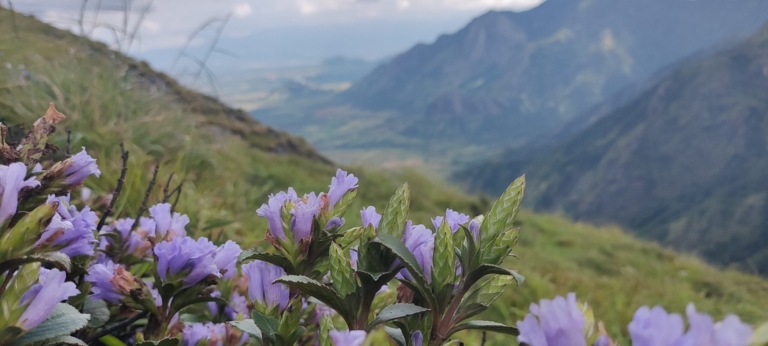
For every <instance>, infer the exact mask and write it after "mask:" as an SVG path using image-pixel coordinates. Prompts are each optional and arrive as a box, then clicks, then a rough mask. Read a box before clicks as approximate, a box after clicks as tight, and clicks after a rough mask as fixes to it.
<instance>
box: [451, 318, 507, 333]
mask: <svg viewBox="0 0 768 346" xmlns="http://www.w3.org/2000/svg"><path fill="white" fill-rule="evenodd" d="M467 329H474V330H484V331H488V332H496V333H503V334H509V335H515V336H517V335H520V331H519V330H517V328H515V327H510V326H508V325H506V324H501V323H498V322H491V321H480V320H477V321H469V322H467V323H464V324H460V325H458V326H455V327H453V329H451V331H449V332H448V335H453V334H455V333H456V332H459V331H462V330H467Z"/></svg>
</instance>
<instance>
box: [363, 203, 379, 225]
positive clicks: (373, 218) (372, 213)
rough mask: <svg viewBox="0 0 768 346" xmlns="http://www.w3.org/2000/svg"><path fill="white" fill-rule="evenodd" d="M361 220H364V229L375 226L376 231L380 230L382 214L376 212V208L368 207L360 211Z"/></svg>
mask: <svg viewBox="0 0 768 346" xmlns="http://www.w3.org/2000/svg"><path fill="white" fill-rule="evenodd" d="M360 218H361V219H362V220H363V227H368V226H373V228H374V229H376V230H378V229H379V222H381V214H379V213H377V212H376V208H374V207H368V208H365V209H363V210H361V211H360Z"/></svg>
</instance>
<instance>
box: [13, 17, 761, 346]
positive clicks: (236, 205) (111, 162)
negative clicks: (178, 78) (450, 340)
mask: <svg viewBox="0 0 768 346" xmlns="http://www.w3.org/2000/svg"><path fill="white" fill-rule="evenodd" d="M10 15H11V13H10V12H8V11H0V62H2V63H3V64H5V63H8V64H10V65H11V68H5V67H4V68H3V69H2V70H0V105H1V106H0V107H2V108H0V119H2V121H3V122H9V123H11V124H25V125H27V126H29V125H30V124H31V122H32V121H33V120H34V119H36V118H37V117H39V116H40V115H41V114H42V113H43V112H44V111H45V109H46V108H47V104H48V102H49V101H54V102H55V103H56V105H57V107H58V108H59V110H60V111H62V112H63V113H65V114H66V115H67V116H68V120H66V121H65V122H63V123H62V124H61V125H62V126H61V128H65V129H68V130H71V131H72V146H73V147H74V148H79V147H81V146H85V147H87V148H88V151H89V152H90V153H91V154H92V155H94V157H96V158H97V159H98V162H99V164H100V167H101V169H102V172H103V174H102V176H101V178H100V179H94V180H90V181H89V184H91V185H89V187H91V188H92V189H93V190H94V191H95V192H96V193H97V194H103V193H109V192H111V191H112V189H113V188H114V186H115V182H116V178H117V175H118V170H119V166H120V164H119V152H120V151H119V143H120V142H124V143H125V144H126V148H127V149H128V150H129V151H130V154H131V159H130V160H129V171H128V179H127V182H126V183H127V184H128V185H129V186H135V185H139V186H146V185H147V184H148V181H149V179H150V176H151V172H152V168H153V166H154V163H155V162H160V163H161V169H160V175H159V178H158V181H159V182H160V185H165V182H166V180H167V179H168V176H169V174H170V173H171V172H174V173H175V177H174V178H173V180H172V182H173V183H174V185H175V184H177V183H179V182H181V181H184V187H183V194H182V196H181V199H180V201H179V205H178V209H179V210H180V211H182V212H184V213H186V214H188V215H189V217H190V218H191V219H192V222H191V223H190V225H189V226H188V230H191V231H192V232H194V233H196V234H198V235H203V234H204V235H209V236H212V237H213V238H214V239H217V240H222V239H227V238H231V239H236V240H237V241H239V242H240V243H241V244H243V246H245V247H247V246H249V245H250V246H256V245H257V244H259V242H260V240H261V239H262V238H263V234H264V230H265V229H266V222H264V221H263V220H261V219H259V218H257V217H256V215H255V212H254V211H255V209H256V208H257V207H258V206H259V205H260V204H261V203H263V202H264V201H266V194H268V193H270V192H274V191H278V190H280V189H285V188H287V187H288V186H294V187H295V188H296V189H297V190H298V191H299V192H307V191H310V190H317V191H319V190H324V189H326V188H327V185H328V183H329V180H330V177H331V176H332V174H333V172H334V170H335V168H336V167H335V166H334V165H332V164H330V163H328V162H327V161H326V160H324V159H322V157H320V156H319V155H317V154H316V153H315V152H314V151H313V150H312V149H311V147H309V146H307V145H306V144H303V146H299V145H300V144H302V143H303V142H302V141H301V140H299V139H296V138H293V137H290V136H288V135H286V134H281V133H279V132H274V131H273V130H270V129H268V128H266V127H263V125H259V124H258V123H255V122H252V121H251V120H249V119H239V118H237V117H222V114H225V115H226V114H237V113H238V111H235V110H232V109H229V108H227V107H226V106H224V105H220V104H219V106H217V107H218V108H217V109H219V110H220V112H206V111H203V110H202V108H196V107H191V106H190V105H191V104H195V103H198V102H200V103H205V102H215V101H214V100H212V99H210V98H207V97H205V96H202V95H199V94H196V93H193V92H191V91H189V90H186V89H184V88H181V87H179V86H178V85H176V84H175V83H173V82H172V81H170V80H169V79H168V78H167V77H164V76H162V75H159V74H157V73H155V72H153V71H152V70H151V69H149V68H148V67H146V66H144V65H141V64H138V63H136V62H134V61H132V60H131V59H129V58H126V57H124V56H122V55H120V54H118V53H114V52H109V51H108V50H107V49H106V47H105V46H103V45H101V44H95V43H93V42H89V41H87V40H84V39H81V38H78V37H75V36H73V35H71V34H68V33H65V32H62V31H59V30H56V29H54V28H51V27H49V26H47V25H44V24H41V23H39V22H38V21H36V20H34V19H32V18H26V17H22V16H20V15H16V20H15V21H16V23H17V26H18V28H19V36H18V37H16V36H15V35H14V31H13V30H12V27H11V24H10V21H9V20H8V18H9V16H10ZM135 66H138V67H140V68H141V73H135V72H131V71H135V69H136V67H135ZM148 80H165V81H167V82H166V87H164V88H162V87H153V86H152V85H154V84H151V83H148V82H147V81H148ZM217 117H220V119H226V120H227V123H228V124H229V125H230V126H224V125H220V123H217V122H216V121H218V120H215V119H216V118H217ZM249 124H250V125H249ZM246 126H253V127H254V128H255V127H257V126H262V127H263V131H261V132H252V133H245V134H244V133H243V132H241V131H237V130H238V129H240V128H241V127H246ZM270 134H274V137H270V136H271V135H270ZM251 136H253V138H251ZM65 141H66V134H65V132H64V131H60V132H59V133H58V134H57V140H56V143H57V144H59V145H60V146H63V145H64V143H65ZM259 143H261V144H259ZM275 143H295V144H296V145H297V146H299V149H296V150H289V147H286V146H279V145H275ZM278 148H279V149H278ZM351 170H352V171H353V172H354V173H355V174H356V175H358V176H360V178H361V179H360V187H361V188H360V195H359V196H358V200H357V202H356V205H355V206H353V207H352V209H353V210H356V209H357V210H359V209H360V207H362V206H363V205H369V204H371V205H374V206H376V207H383V205H384V204H385V203H386V200H387V199H388V197H389V195H390V194H391V193H392V192H394V190H395V189H396V187H397V186H398V185H399V184H401V183H402V182H403V181H408V182H409V184H410V186H411V189H412V191H413V192H412V196H413V202H412V213H411V217H412V218H413V219H414V220H416V221H417V222H420V223H429V218H430V217H432V216H434V215H438V214H441V213H443V212H444V210H445V208H448V207H451V208H454V209H457V210H460V211H462V212H465V213H468V214H477V213H481V212H484V211H485V210H486V209H487V208H488V207H489V201H488V200H487V199H486V198H481V197H475V196H468V195H465V194H463V193H461V192H459V191H458V190H456V189H453V188H451V187H449V186H448V185H445V184H444V183H441V182H440V180H439V179H434V178H433V177H426V176H423V175H419V174H415V173H412V172H385V171H373V170H369V169H355V168H353V169H351ZM161 188H162V186H160V187H158V188H157V189H156V190H155V193H154V194H153V196H152V198H151V199H152V201H153V202H155V201H158V200H159V199H160V195H161V192H160V190H161ZM141 190H142V188H127V189H125V191H131V192H132V194H127V195H123V196H121V199H120V203H118V207H119V208H121V209H122V210H124V211H133V210H135V209H136V208H137V207H138V205H139V204H140V201H141V198H142V197H143V196H141V195H142V194H143V193H141ZM347 216H348V220H349V221H352V222H357V221H358V220H359V216H358V215H356V214H355V213H351V214H350V215H347ZM519 220H520V226H521V227H522V233H521V234H522V235H521V240H520V243H519V244H518V246H517V254H518V256H519V257H520V260H514V259H510V261H509V262H508V263H509V266H510V267H511V268H516V269H518V270H519V271H520V273H521V274H523V275H525V276H526V278H527V281H526V282H525V284H524V285H523V286H521V287H520V288H517V289H514V290H509V291H508V292H507V293H506V295H505V297H504V299H502V300H499V303H498V304H497V306H495V307H494V308H493V309H492V311H490V312H489V313H491V314H494V315H495V316H494V317H493V319H497V320H499V321H506V322H507V323H514V322H515V321H516V320H517V319H519V318H520V317H521V316H522V315H523V314H524V312H525V310H527V307H528V305H529V304H530V303H531V302H532V301H536V300H538V299H541V298H547V297H552V296H554V295H556V294H563V293H566V292H568V291H575V292H577V293H578V295H579V296H580V297H581V298H582V299H584V300H587V301H589V302H590V303H591V304H592V305H593V306H594V308H595V311H596V314H597V315H598V316H600V317H601V318H602V319H604V320H605V322H606V323H607V326H608V328H609V331H610V332H611V333H612V334H614V335H621V334H622V333H625V331H624V330H623V328H624V326H626V324H627V322H628V321H629V320H630V318H631V315H632V313H633V312H634V310H635V309H636V308H637V307H638V306H639V305H643V304H662V305H664V306H666V307H667V308H669V309H672V310H676V311H682V310H683V307H684V305H685V304H686V302H688V301H693V302H695V303H696V304H697V306H698V307H699V308H700V310H703V311H707V312H710V313H712V314H714V315H716V316H717V317H722V316H723V315H724V314H725V313H727V312H734V313H737V314H739V315H740V316H741V317H742V318H743V319H745V320H746V321H748V322H750V323H758V322H760V321H765V320H768V312H767V311H765V309H763V307H764V306H766V304H768V283H766V282H765V281H764V280H762V279H759V278H757V277H753V276H749V275H745V274H740V273H737V272H733V271H721V270H717V269H714V268H712V267H709V266H707V265H705V264H703V263H702V262H700V261H698V260H696V259H693V258H689V257H685V256H679V255H676V254H674V253H672V252H670V251H668V250H663V249H661V248H659V247H658V246H656V245H651V244H648V243H645V242H642V241H638V240H635V239H633V238H631V237H629V236H627V235H625V234H623V233H622V232H621V231H620V230H618V229H614V228H601V229H598V228H594V227H591V226H588V225H584V224H574V223H572V222H570V221H568V220H565V219H562V218H559V217H555V216H550V215H537V214H532V213H528V212H523V213H521V216H520V218H519ZM466 337H467V338H477V337H478V336H477V335H468V336H466ZM489 337H491V338H492V339H491V342H489V344H491V345H508V344H509V340H508V339H507V340H503V338H502V337H500V336H495V335H491V336H489ZM475 340H476V339H475ZM474 343H476V341H475V342H474Z"/></svg>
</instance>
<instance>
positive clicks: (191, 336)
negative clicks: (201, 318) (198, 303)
mask: <svg viewBox="0 0 768 346" xmlns="http://www.w3.org/2000/svg"><path fill="white" fill-rule="evenodd" d="M182 339H183V340H184V346H195V345H197V344H198V343H200V342H201V341H204V342H205V345H207V346H213V345H216V346H222V345H224V341H226V339H227V326H226V325H225V324H222V323H216V324H214V323H210V322H209V323H205V324H203V323H194V324H191V325H188V326H185V327H184V329H183V330H182Z"/></svg>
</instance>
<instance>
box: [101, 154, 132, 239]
mask: <svg viewBox="0 0 768 346" xmlns="http://www.w3.org/2000/svg"><path fill="white" fill-rule="evenodd" d="M120 151H121V152H122V153H123V155H122V158H123V168H122V170H121V171H120V179H118V180H117V187H115V192H114V193H112V200H111V201H109V206H108V207H107V210H105V211H104V214H102V215H101V219H100V220H99V225H98V226H96V232H97V233H98V232H101V228H102V227H104V224H105V223H107V218H108V217H109V216H110V215H111V214H112V210H113V209H114V208H115V203H117V199H118V198H120V192H121V191H122V190H123V184H125V174H126V173H127V172H128V152H127V151H125V144H123V143H120Z"/></svg>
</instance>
